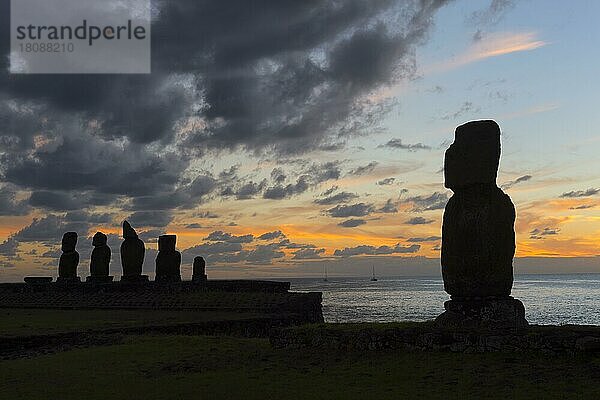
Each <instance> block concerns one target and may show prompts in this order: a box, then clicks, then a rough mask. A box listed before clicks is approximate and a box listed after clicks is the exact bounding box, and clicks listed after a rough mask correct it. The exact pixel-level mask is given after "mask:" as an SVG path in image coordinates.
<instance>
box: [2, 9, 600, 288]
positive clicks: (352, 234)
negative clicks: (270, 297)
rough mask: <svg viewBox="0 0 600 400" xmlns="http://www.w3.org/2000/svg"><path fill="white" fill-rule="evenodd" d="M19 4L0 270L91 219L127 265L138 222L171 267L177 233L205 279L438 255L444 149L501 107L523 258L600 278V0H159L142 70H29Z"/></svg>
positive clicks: (504, 173)
mask: <svg viewBox="0 0 600 400" xmlns="http://www.w3.org/2000/svg"><path fill="white" fill-rule="evenodd" d="M234 3H235V4H234ZM0 4H2V5H1V6H0V51H1V52H2V55H3V56H2V59H0V68H1V69H2V72H0V153H1V157H0V179H1V180H2V184H1V188H0V239H1V240H3V241H4V242H3V243H2V244H0V280H20V279H21V278H22V277H23V276H25V275H56V273H57V265H58V257H59V256H60V239H61V237H62V234H63V233H64V232H66V231H71V230H74V231H77V232H78V234H79V243H78V251H79V253H80V254H81V262H80V268H79V275H81V276H86V275H88V272H89V270H88V268H89V254H90V252H91V236H92V235H93V234H94V233H95V232H96V231H98V230H100V231H103V232H105V233H107V234H109V233H110V234H111V235H109V245H110V246H111V248H112V251H113V262H112V264H111V271H112V272H113V273H114V275H120V271H121V265H120V261H119V253H118V251H119V244H120V242H121V238H120V234H121V229H120V224H121V222H122V221H123V219H127V220H128V221H130V222H131V224H132V225H133V226H134V227H135V228H136V229H137V231H138V233H140V235H141V237H142V239H143V240H144V241H145V242H146V246H147V249H148V250H147V256H146V258H147V259H146V262H145V265H144V272H145V273H148V274H150V275H152V273H153V270H154V258H155V256H156V238H157V237H158V235H160V234H163V233H171V234H177V237H178V241H177V247H178V249H179V250H180V251H181V252H182V254H183V262H184V266H183V271H184V272H183V273H184V276H185V277H188V276H189V270H190V265H191V260H192V259H193V257H194V256H196V255H202V256H204V257H205V258H206V259H207V263H208V268H209V276H218V277H225V276H231V277H248V276H315V275H319V274H320V273H321V271H322V270H323V268H324V267H325V266H328V267H327V268H328V270H329V271H330V273H332V274H333V275H336V274H337V275H345V274H346V275H360V274H363V275H368V274H370V272H371V266H372V265H374V266H375V267H376V268H377V270H378V273H380V274H382V275H402V274H405V273H409V274H415V273H418V271H419V268H420V266H426V267H427V268H429V270H431V268H438V267H439V261H438V258H439V246H440V231H441V229H440V227H441V218H442V213H443V208H444V205H445V203H446V201H447V199H448V198H449V196H451V195H452V192H451V191H449V190H446V189H445V188H444V187H443V172H442V170H441V168H442V165H443V156H444V151H445V149H446V148H447V147H448V146H449V144H450V143H451V142H452V140H453V135H454V129H455V127H456V126H458V125H460V124H462V123H464V122H465V121H468V120H473V119H488V118H491V119H495V120H496V121H497V122H498V124H499V125H500V127H501V129H502V158H501V162H500V171H499V177H498V185H499V186H500V187H502V188H503V189H504V190H505V191H506V192H507V193H508V194H509V195H510V196H511V198H512V199H513V202H514V203H515V205H516V209H517V221H516V226H515V229H516V233H517V257H534V256H535V257H554V258H556V257H568V259H564V260H563V261H561V262H562V264H561V265H562V271H563V272H569V271H570V265H575V264H577V263H580V262H583V261H584V262H587V263H588V264H589V266H590V268H592V269H593V268H597V270H598V271H600V257H598V256H599V255H600V173H599V172H598V171H600V157H599V155H600V133H599V132H600V112H598V110H597V108H598V106H599V105H598V100H597V99H598V93H600V85H599V84H598V78H597V74H598V71H599V70H600V52H598V51H597V48H598V42H599V40H600V26H599V25H598V24H597V16H598V15H599V14H600V3H598V2H595V1H583V0H582V1H575V2H558V1H551V2H550V1H542V0H538V1H534V0H523V1H514V2H513V1H508V0H492V1H467V0H460V1H447V2H446V1H432V0H423V1H416V0H415V1H391V0H369V1H361V0H347V1H326V0H314V1H303V2H298V1H292V0H289V1H277V2H268V1H253V2H250V1H244V0H239V1H231V2H205V3H204V2H198V1H191V0H190V1H174V2H173V1H169V2H166V3H162V2H156V3H155V6H156V9H155V10H154V13H155V14H154V18H155V20H154V21H153V24H152V71H153V72H152V74H150V75H139V76H135V75H88V76H84V75H39V76H26V75H11V74H9V73H8V61H7V60H8V58H7V55H8V52H9V50H8V46H9V37H10V33H9V21H8V17H7V15H8V14H7V7H8V1H6V0H1V1H0ZM225 4H227V6H226V5H225ZM573 257H576V258H573ZM582 260H583V261H582ZM536 263H537V264H535V263H534V264H535V265H536V268H537V267H539V268H541V271H543V267H544V265H545V261H544V260H543V259H536ZM570 263H572V264H570ZM517 264H518V262H517ZM424 268H425V267H424ZM429 270H428V271H429Z"/></svg>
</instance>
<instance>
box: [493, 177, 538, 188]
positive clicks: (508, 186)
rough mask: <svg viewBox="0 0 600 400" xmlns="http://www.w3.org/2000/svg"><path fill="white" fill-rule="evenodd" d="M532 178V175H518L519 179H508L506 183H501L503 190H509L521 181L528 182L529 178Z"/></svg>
mask: <svg viewBox="0 0 600 400" xmlns="http://www.w3.org/2000/svg"><path fill="white" fill-rule="evenodd" d="M531 178H533V177H532V176H531V175H523V176H520V177H518V178H517V179H515V180H513V181H508V182H506V183H505V184H503V185H501V186H500V187H501V188H502V189H503V190H507V189H510V188H511V187H513V186H515V185H518V184H519V183H523V182H527V181H528V180H530V179H531Z"/></svg>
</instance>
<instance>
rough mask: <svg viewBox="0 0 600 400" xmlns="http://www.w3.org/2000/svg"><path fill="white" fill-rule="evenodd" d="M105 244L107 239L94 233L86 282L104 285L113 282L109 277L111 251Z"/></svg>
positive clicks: (100, 234)
mask: <svg viewBox="0 0 600 400" xmlns="http://www.w3.org/2000/svg"><path fill="white" fill-rule="evenodd" d="M107 242H108V237H107V236H106V235H105V234H104V233H102V232H96V234H95V235H94V237H93V238H92V246H94V250H92V255H91V257H90V276H88V277H87V278H86V282H95V283H104V282H111V281H112V280H113V277H112V276H109V266H110V258H111V251H110V247H108V244H107Z"/></svg>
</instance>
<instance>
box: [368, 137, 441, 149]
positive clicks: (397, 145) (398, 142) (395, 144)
mask: <svg viewBox="0 0 600 400" xmlns="http://www.w3.org/2000/svg"><path fill="white" fill-rule="evenodd" d="M379 147H388V148H390V149H401V150H408V151H417V150H431V147H430V146H427V145H424V144H423V143H415V144H409V143H402V139H391V140H389V141H388V142H387V143H386V144H382V145H380V146H379Z"/></svg>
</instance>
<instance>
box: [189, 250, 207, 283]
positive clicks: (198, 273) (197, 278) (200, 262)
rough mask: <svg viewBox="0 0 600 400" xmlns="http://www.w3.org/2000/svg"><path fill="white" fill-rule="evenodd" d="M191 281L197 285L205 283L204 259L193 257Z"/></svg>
mask: <svg viewBox="0 0 600 400" xmlns="http://www.w3.org/2000/svg"><path fill="white" fill-rule="evenodd" d="M192 281H194V282H197V283H202V282H206V261H204V257H200V256H197V257H194V264H193V265H192Z"/></svg>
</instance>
